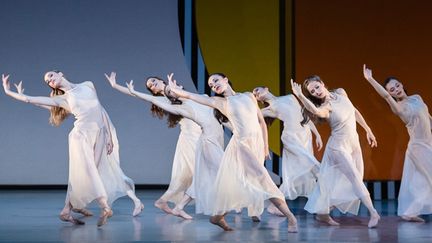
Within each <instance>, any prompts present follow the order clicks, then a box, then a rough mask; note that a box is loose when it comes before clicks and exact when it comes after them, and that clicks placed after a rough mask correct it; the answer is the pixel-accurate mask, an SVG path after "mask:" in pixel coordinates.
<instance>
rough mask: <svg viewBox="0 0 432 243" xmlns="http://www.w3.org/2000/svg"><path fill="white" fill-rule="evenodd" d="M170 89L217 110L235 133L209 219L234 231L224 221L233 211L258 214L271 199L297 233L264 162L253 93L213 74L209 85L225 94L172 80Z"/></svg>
mask: <svg viewBox="0 0 432 243" xmlns="http://www.w3.org/2000/svg"><path fill="white" fill-rule="evenodd" d="M169 85H170V86H171V92H173V93H175V94H177V95H178V96H180V97H184V98H187V99H192V100H194V101H196V102H198V103H201V104H203V105H207V106H210V107H212V108H215V109H218V110H219V111H220V112H221V113H222V114H223V115H225V116H226V117H227V118H228V120H229V121H230V123H231V125H232V128H233V136H232V137H231V140H230V142H229V144H228V146H227V147H226V150H225V153H224V155H223V158H222V161H221V164H220V168H219V171H218V174H217V178H216V181H215V183H214V185H215V188H214V195H213V200H212V201H213V205H212V210H211V212H210V215H212V217H211V218H210V222H211V223H213V224H216V225H218V226H219V227H221V228H222V229H224V230H226V231H230V230H232V228H230V227H229V225H228V224H227V222H226V221H225V217H224V216H225V214H226V213H228V212H229V211H231V210H236V211H238V210H241V209H242V208H245V207H247V208H248V214H249V216H259V215H261V213H262V212H263V209H264V200H267V199H269V200H270V201H271V202H272V203H273V204H275V205H276V207H277V208H278V209H279V210H280V211H281V212H283V213H284V215H285V216H286V217H287V218H288V220H289V223H288V232H297V220H296V218H295V217H294V215H293V214H292V213H291V211H290V210H289V208H288V206H287V204H286V202H285V197H284V195H283V194H282V192H281V191H280V190H279V189H278V188H277V187H276V185H275V184H274V183H273V181H272V179H271V178H270V175H269V174H268V172H267V170H266V169H265V167H264V166H263V163H262V161H263V160H264V158H265V157H266V156H268V153H269V151H268V145H267V128H266V125H265V122H264V118H263V117H262V114H261V111H260V110H259V107H258V105H257V103H256V100H255V98H254V96H253V95H252V94H251V93H236V92H235V91H234V90H233V89H232V88H231V85H230V84H229V80H228V78H227V77H226V76H225V75H223V74H221V73H216V74H212V75H211V76H210V77H209V79H208V85H209V87H210V88H211V89H212V90H213V91H214V92H215V93H216V94H219V95H223V96H224V97H206V96H202V95H199V94H194V93H190V92H187V91H185V90H182V89H181V88H180V87H178V86H177V85H176V84H175V82H170V83H169Z"/></svg>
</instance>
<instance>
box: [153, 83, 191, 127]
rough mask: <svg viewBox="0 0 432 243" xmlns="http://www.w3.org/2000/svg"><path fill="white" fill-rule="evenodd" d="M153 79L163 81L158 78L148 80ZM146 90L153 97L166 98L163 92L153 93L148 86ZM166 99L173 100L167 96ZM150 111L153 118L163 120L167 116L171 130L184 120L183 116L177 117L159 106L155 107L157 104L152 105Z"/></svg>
mask: <svg viewBox="0 0 432 243" xmlns="http://www.w3.org/2000/svg"><path fill="white" fill-rule="evenodd" d="M151 78H155V79H159V80H162V79H161V78H158V77H149V78H147V80H149V79H151ZM162 82H163V83H164V84H165V85H166V83H165V82H164V81H162ZM165 87H166V86H165ZM146 88H147V90H148V91H150V93H151V94H152V95H153V96H166V95H163V93H162V92H159V93H155V92H153V91H152V90H151V89H150V88H149V87H148V86H147V84H146ZM166 97H167V98H168V99H169V100H171V98H170V97H168V96H166ZM171 103H172V104H181V103H176V102H173V101H172V100H171ZM150 111H151V113H152V115H153V117H157V118H159V119H161V120H162V119H163V118H164V117H165V116H167V124H168V127H169V128H173V127H176V126H177V124H178V123H179V122H180V120H181V119H183V116H180V115H175V114H172V113H169V112H167V111H165V110H164V109H162V108H160V107H159V106H157V105H155V104H152V105H151V108H150Z"/></svg>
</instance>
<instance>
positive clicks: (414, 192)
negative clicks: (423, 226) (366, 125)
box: [363, 65, 432, 222]
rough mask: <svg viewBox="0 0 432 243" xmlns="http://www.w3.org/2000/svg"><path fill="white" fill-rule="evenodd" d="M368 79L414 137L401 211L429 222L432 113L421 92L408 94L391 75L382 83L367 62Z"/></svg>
mask: <svg viewBox="0 0 432 243" xmlns="http://www.w3.org/2000/svg"><path fill="white" fill-rule="evenodd" d="M363 74H364V77H365V79H366V80H367V81H368V82H369V83H370V84H371V85H372V87H374V89H375V90H376V91H377V92H378V94H379V95H381V97H383V98H384V99H385V100H386V101H387V103H388V104H389V105H390V108H391V110H392V111H393V113H395V114H396V115H398V116H399V117H400V118H401V120H402V121H403V122H404V123H405V124H406V127H407V129H408V133H409V135H410V140H409V142H408V148H407V150H406V153H405V162H404V168H403V173H402V182H401V187H400V190H399V198H398V215H399V216H401V217H402V219H404V220H407V221H413V222H425V221H424V219H422V218H420V217H419V215H421V214H431V213H432V133H431V124H432V117H431V115H430V114H429V111H428V107H427V106H426V104H425V103H424V102H423V100H422V98H421V97H420V95H410V96H408V95H407V93H406V92H405V90H404V87H403V85H402V83H401V82H399V81H398V80H397V79H396V78H394V77H389V78H387V79H386V80H385V82H384V85H383V86H384V87H383V86H381V85H380V84H379V83H378V82H377V81H376V80H375V79H374V78H373V77H372V71H371V70H370V69H368V68H366V65H364V66H363Z"/></svg>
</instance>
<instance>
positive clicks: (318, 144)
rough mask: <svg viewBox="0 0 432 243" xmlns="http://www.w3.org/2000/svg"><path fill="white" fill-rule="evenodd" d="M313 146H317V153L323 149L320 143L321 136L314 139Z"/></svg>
mask: <svg viewBox="0 0 432 243" xmlns="http://www.w3.org/2000/svg"><path fill="white" fill-rule="evenodd" d="M315 144H316V146H317V149H318V151H320V150H321V149H322V147H323V142H322V139H321V136H318V137H316V138H315Z"/></svg>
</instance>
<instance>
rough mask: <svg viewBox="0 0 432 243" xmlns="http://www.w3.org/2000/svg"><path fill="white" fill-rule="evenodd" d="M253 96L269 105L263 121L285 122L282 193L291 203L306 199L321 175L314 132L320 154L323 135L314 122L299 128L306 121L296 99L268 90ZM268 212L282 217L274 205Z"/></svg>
mask: <svg viewBox="0 0 432 243" xmlns="http://www.w3.org/2000/svg"><path fill="white" fill-rule="evenodd" d="M253 94H254V96H255V98H256V99H257V100H258V101H259V102H262V103H265V104H266V105H267V106H266V107H265V108H263V109H261V112H262V114H263V116H264V117H272V118H278V119H279V120H281V121H283V126H284V130H283V131H282V136H281V140H282V143H283V152H282V182H283V183H282V184H281V185H280V187H279V189H280V190H281V191H282V192H283V193H284V195H285V197H286V198H288V199H290V200H294V199H296V198H297V197H299V196H304V197H307V196H308V195H309V194H310V193H311V192H312V190H313V188H314V186H315V184H316V180H317V176H318V171H319V162H318V160H317V159H316V158H315V157H314V155H313V146H312V135H311V131H312V132H313V133H314V134H315V142H316V145H317V147H318V150H321V148H322V145H323V144H322V140H321V136H320V134H319V133H318V131H317V129H316V127H315V125H314V124H313V122H312V121H309V122H308V123H307V125H306V126H302V125H301V124H300V122H301V121H302V120H303V116H302V107H301V106H300V104H299V102H298V101H297V99H296V98H295V96H294V95H291V94H289V95H285V96H280V97H275V96H274V95H273V94H272V93H271V92H270V91H269V89H268V88H267V87H256V88H255V89H254V90H253ZM267 211H268V212H269V213H271V214H277V215H280V214H281V213H280V212H279V211H278V210H277V209H276V208H275V207H274V206H273V204H270V206H269V207H267Z"/></svg>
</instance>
